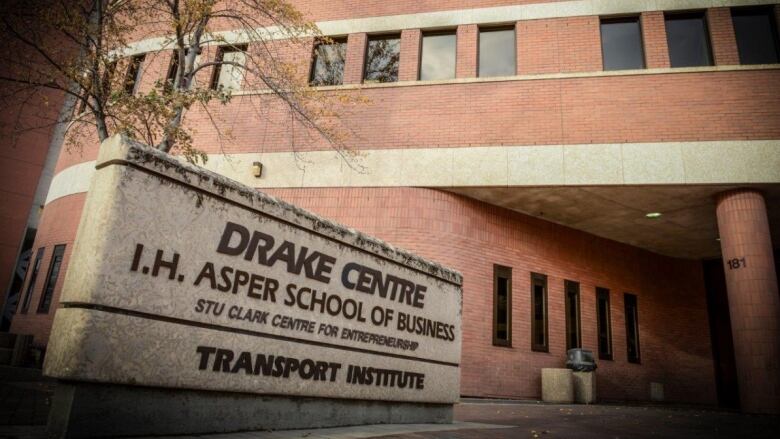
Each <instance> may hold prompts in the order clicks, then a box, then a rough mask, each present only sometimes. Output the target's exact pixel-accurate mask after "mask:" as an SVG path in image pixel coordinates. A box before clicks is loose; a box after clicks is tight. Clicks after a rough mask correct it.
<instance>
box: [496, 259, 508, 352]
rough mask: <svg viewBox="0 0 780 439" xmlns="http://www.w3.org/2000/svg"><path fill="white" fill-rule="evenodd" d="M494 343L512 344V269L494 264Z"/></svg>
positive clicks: (498, 344)
mask: <svg viewBox="0 0 780 439" xmlns="http://www.w3.org/2000/svg"><path fill="white" fill-rule="evenodd" d="M493 282H494V285H493V289H494V295H493V301H494V303H495V305H494V308H493V327H494V328H493V344H494V345H497V346H510V345H511V340H512V315H511V312H512V269H511V268H509V267H502V266H500V265H494V266H493Z"/></svg>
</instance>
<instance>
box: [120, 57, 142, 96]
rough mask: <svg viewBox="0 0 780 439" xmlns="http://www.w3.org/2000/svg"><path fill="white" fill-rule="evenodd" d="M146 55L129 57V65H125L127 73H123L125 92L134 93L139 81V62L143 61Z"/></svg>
mask: <svg viewBox="0 0 780 439" xmlns="http://www.w3.org/2000/svg"><path fill="white" fill-rule="evenodd" d="M144 58H146V55H136V56H134V57H132V58H130V65H129V66H127V74H126V75H125V92H126V93H127V94H133V93H135V91H136V89H137V87H138V83H139V82H140V81H141V64H142V63H143V62H144Z"/></svg>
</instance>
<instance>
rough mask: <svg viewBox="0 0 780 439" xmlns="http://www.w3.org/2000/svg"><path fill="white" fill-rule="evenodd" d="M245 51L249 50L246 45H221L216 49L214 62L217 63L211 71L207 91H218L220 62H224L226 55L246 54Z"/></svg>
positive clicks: (220, 72) (220, 71)
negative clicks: (234, 53) (233, 53)
mask: <svg viewBox="0 0 780 439" xmlns="http://www.w3.org/2000/svg"><path fill="white" fill-rule="evenodd" d="M247 50H249V45H248V44H235V45H232V44H223V45H221V46H218V47H217V55H216V56H215V57H214V62H215V63H217V64H215V65H214V69H212V71H211V81H210V82H209V89H211V90H218V89H219V77H220V75H221V74H222V66H223V64H222V61H223V60H224V57H225V54H226V53H232V52H244V53H246V52H247ZM243 68H244V69H246V66H243Z"/></svg>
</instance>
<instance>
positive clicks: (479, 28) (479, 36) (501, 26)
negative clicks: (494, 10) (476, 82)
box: [456, 24, 517, 78]
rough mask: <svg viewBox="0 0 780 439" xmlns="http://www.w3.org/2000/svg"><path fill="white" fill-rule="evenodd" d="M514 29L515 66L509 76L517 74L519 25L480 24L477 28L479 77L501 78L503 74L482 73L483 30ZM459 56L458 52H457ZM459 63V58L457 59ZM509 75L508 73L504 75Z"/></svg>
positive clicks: (513, 49)
mask: <svg viewBox="0 0 780 439" xmlns="http://www.w3.org/2000/svg"><path fill="white" fill-rule="evenodd" d="M510 30H511V31H512V34H513V35H514V38H513V39H512V54H513V56H514V59H515V63H514V64H515V65H514V68H513V73H512V74H511V75H509V76H517V25H511V24H506V25H498V26H480V27H478V28H477V78H500V77H501V76H482V75H481V74H480V70H479V69H480V66H481V63H480V62H479V60H480V53H481V50H480V47H481V44H482V43H481V41H482V32H502V31H510ZM456 58H457V54H456ZM456 63H457V59H456ZM502 76H507V75H502Z"/></svg>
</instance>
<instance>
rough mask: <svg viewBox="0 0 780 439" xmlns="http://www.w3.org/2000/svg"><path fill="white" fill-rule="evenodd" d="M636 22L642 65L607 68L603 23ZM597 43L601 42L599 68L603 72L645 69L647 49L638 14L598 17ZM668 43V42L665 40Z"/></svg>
mask: <svg viewBox="0 0 780 439" xmlns="http://www.w3.org/2000/svg"><path fill="white" fill-rule="evenodd" d="M629 22H632V23H633V22H636V24H637V27H638V28H639V48H640V49H641V50H642V66H641V67H632V68H628V69H607V66H606V59H607V57H606V55H605V52H604V28H603V25H604V23H607V24H610V23H629ZM599 44H601V70H602V71H605V72H619V71H623V70H646V69H647V50H645V36H644V33H643V31H642V19H641V17H640V16H639V15H621V16H612V17H599ZM667 45H668V42H667Z"/></svg>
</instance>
